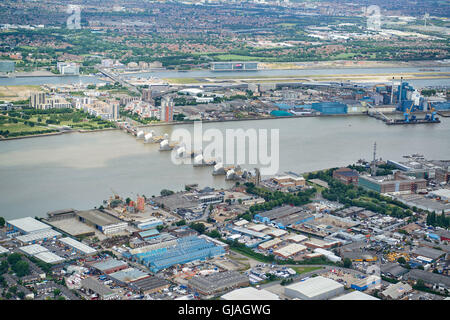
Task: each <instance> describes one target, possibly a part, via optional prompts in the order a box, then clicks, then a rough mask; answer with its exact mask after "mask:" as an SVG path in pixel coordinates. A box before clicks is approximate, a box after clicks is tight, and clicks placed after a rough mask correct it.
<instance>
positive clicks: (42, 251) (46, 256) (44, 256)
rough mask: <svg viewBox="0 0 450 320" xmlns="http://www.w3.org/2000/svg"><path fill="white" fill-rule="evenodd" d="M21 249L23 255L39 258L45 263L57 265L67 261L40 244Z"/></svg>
mask: <svg viewBox="0 0 450 320" xmlns="http://www.w3.org/2000/svg"><path fill="white" fill-rule="evenodd" d="M19 249H20V251H22V252H23V253H25V254H27V255H29V256H33V257H35V258H38V259H39V260H41V261H44V262H45V263H51V264H56V263H60V262H63V261H64V260H65V259H64V258H63V257H60V256H58V255H56V254H54V253H53V252H50V251H49V250H48V249H47V248H45V247H43V246H41V245H39V244H30V245H28V246H24V247H20V248H19Z"/></svg>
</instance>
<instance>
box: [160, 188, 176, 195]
mask: <svg viewBox="0 0 450 320" xmlns="http://www.w3.org/2000/svg"><path fill="white" fill-rule="evenodd" d="M174 193H175V192H173V191H172V190H168V189H162V190H161V196H163V197H165V196H170V195H171V194H174Z"/></svg>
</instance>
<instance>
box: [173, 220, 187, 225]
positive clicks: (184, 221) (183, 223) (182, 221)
mask: <svg viewBox="0 0 450 320" xmlns="http://www.w3.org/2000/svg"><path fill="white" fill-rule="evenodd" d="M175 224H176V225H177V226H184V225H185V224H186V220H184V219H183V220H180V221H177V222H176V223H175Z"/></svg>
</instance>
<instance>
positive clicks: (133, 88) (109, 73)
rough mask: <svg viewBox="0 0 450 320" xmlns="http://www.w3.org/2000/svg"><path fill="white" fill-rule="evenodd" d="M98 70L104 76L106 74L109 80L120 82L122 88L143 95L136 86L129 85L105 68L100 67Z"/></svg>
mask: <svg viewBox="0 0 450 320" xmlns="http://www.w3.org/2000/svg"><path fill="white" fill-rule="evenodd" d="M96 68H97V70H98V71H99V72H101V73H102V74H104V75H105V76H107V77H108V78H110V79H112V80H114V81H115V82H119V83H120V84H121V85H122V86H124V87H126V88H128V89H129V90H131V91H133V92H135V93H138V94H141V92H140V91H139V89H138V88H137V87H136V86H134V85H132V84H130V83H128V82H127V81H125V80H123V79H122V78H121V77H120V76H116V75H115V74H113V73H112V72H109V71H106V69H104V68H102V67H100V66H98V65H97V66H96Z"/></svg>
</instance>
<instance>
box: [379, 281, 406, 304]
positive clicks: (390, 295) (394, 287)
mask: <svg viewBox="0 0 450 320" xmlns="http://www.w3.org/2000/svg"><path fill="white" fill-rule="evenodd" d="M411 291H412V287H411V286H410V285H409V284H407V283H403V282H397V283H395V284H391V285H389V287H387V289H386V290H384V291H382V292H380V295H381V296H382V297H383V298H385V299H391V300H398V299H400V298H402V297H403V296H404V295H405V294H408V293H409V292H411Z"/></svg>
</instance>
